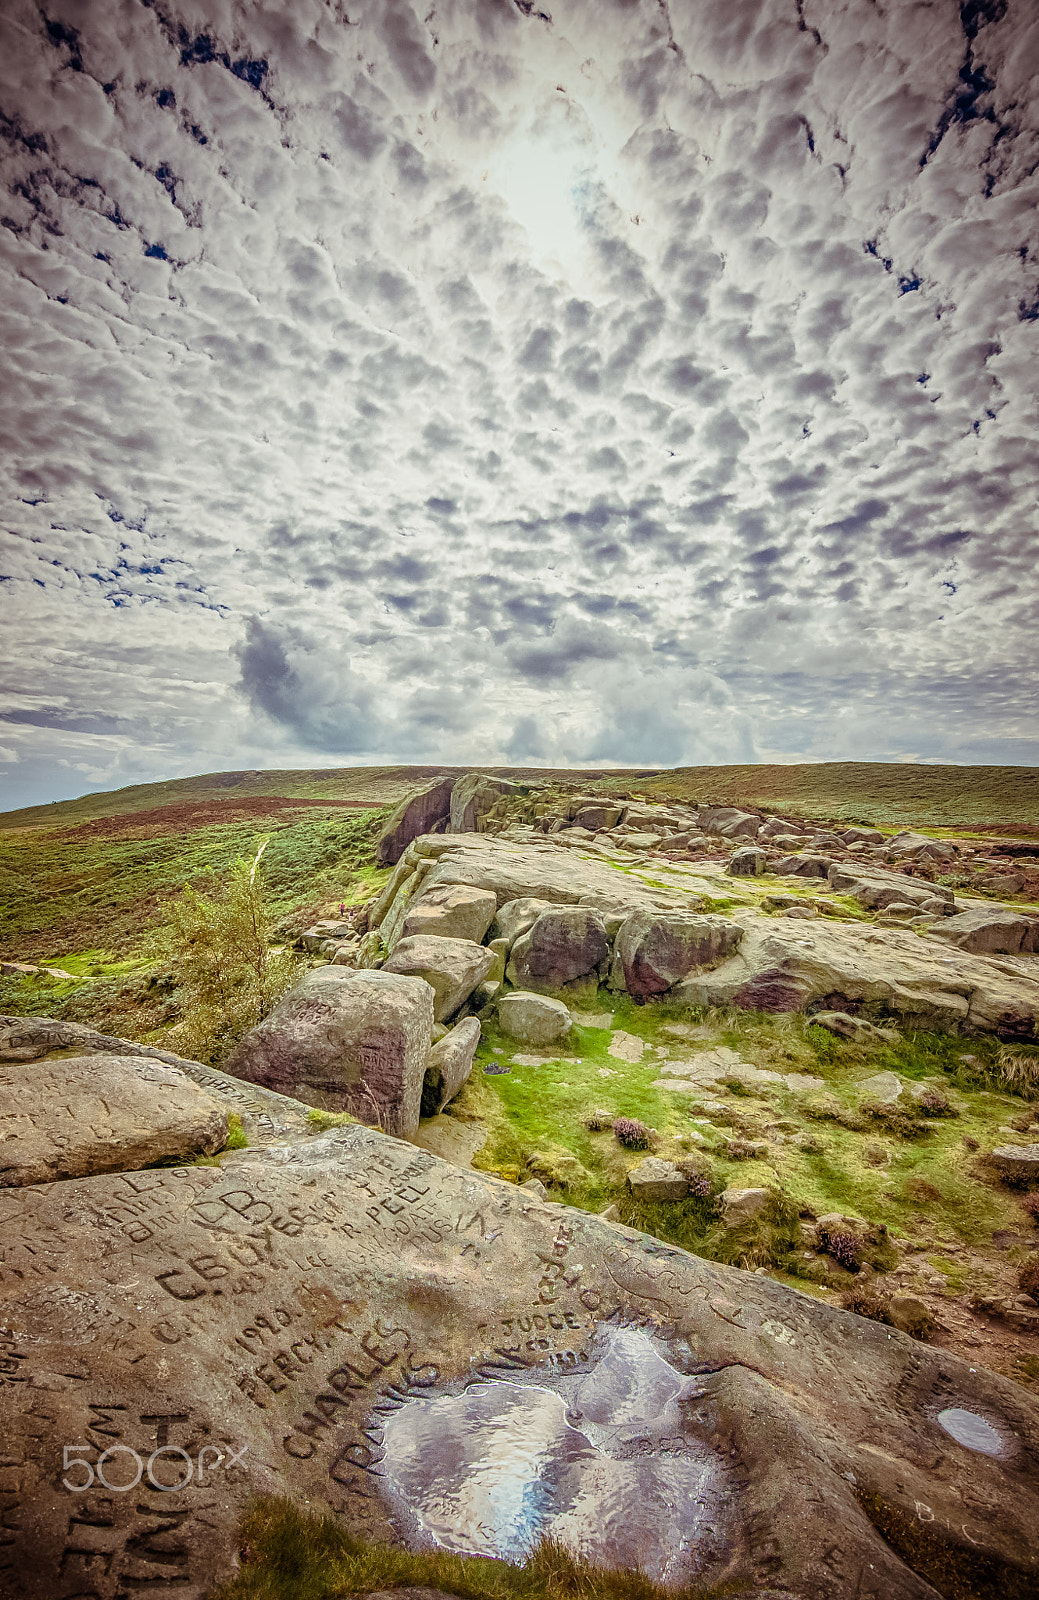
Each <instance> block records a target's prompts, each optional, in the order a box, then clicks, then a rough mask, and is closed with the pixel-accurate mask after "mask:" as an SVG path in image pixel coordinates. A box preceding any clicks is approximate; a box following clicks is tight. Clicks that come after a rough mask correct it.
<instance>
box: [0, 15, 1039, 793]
mask: <svg viewBox="0 0 1039 1600" xmlns="http://www.w3.org/2000/svg"><path fill="white" fill-rule="evenodd" d="M549 13H551V15H549ZM0 73H2V75H3V79H4V82H3V85H2V95H0V105H2V108H3V120H2V122H0V132H2V134H3V140H4V143H3V147H2V149H3V157H2V179H3V195H2V196H0V220H2V222H3V227H2V228H0V304H2V307H3V312H2V321H3V329H4V334H3V336H4V341H5V347H6V351H7V356H8V379H7V382H6V384H5V386H4V390H3V395H2V397H0V419H2V427H3V440H4V450H3V464H2V478H0V485H2V489H3V494H4V521H3V529H4V533H3V543H4V550H3V560H2V562H0V577H2V579H3V581H2V582H0V605H2V606H3V607H4V632H3V639H4V650H5V655H6V671H5V691H4V698H3V701H2V702H0V722H2V726H0V735H2V749H0V772H2V773H3V779H4V785H3V793H4V795H5V802H4V803H6V804H7V805H8V806H13V805H17V804H21V803H27V802H30V801H33V800H37V799H48V798H52V797H55V796H59V795H66V794H73V793H78V792H82V791H83V790H85V789H88V788H109V787H114V786H117V785H121V784H127V783H132V782H139V781H147V780H150V779H154V778H161V777H170V776H177V775H181V774H186V773H191V772H198V771H206V770H214V769H219V768H234V767H260V766H295V765H306V766H313V765H336V764H367V763H386V762H397V761H401V762H428V761H442V762H450V763H453V764H456V763H457V764H462V763H467V764H473V765H477V764H480V765H482V764H492V763H494V764H497V763H503V762H515V763H519V762H522V763H530V764H547V763H552V764H562V765H566V764H574V765H581V764H596V765H601V764H611V763H613V764H635V763H637V764H647V765H649V764H660V765H672V764H676V763H682V764H692V763H700V762H726V761H753V760H786V761H789V760H799V759H800V760H839V759H859V760H865V759H878V760H884V759H887V760H907V759H908V760H921V761H935V760H938V761H967V762H1009V763H1032V762H1037V761H1039V729H1037V718H1036V710H1037V707H1036V690H1035V671H1034V669H1035V622H1034V615H1035V590H1036V579H1035V547H1036V540H1035V531H1036V505H1037V503H1039V495H1037V482H1036V479H1037V462H1039V453H1037V432H1039V428H1037V423H1036V393H1035V390H1036V374H1037V372H1039V363H1037V354H1039V352H1037V348H1036V347H1037V344H1039V238H1037V234H1039V226H1037V216H1039V210H1037V201H1039V92H1037V81H1039V18H1037V16H1036V12H1035V8H1034V6H1033V5H1032V4H1031V3H1030V0H964V3H963V4H958V3H956V0H929V3H923V0H893V3H892V4H888V5H886V6H884V7H879V6H877V5H876V4H874V3H873V0H839V3H838V0H828V3H822V0H731V3H727V4H726V5H724V6H719V5H717V4H716V3H714V0H685V3H683V4H681V5H679V4H677V3H674V4H671V5H670V7H669V6H668V5H667V4H665V3H664V0H565V3H563V4H558V5H557V4H550V5H546V6H545V7H539V6H538V5H537V4H530V3H529V0H464V3H463V0H448V3H440V0H433V3H432V4H431V3H429V0H426V3H424V4H423V5H422V6H412V5H411V4H410V3H409V0H357V3H356V4H354V3H350V0H347V3H345V4H344V3H342V0H294V4H293V5H292V6H291V7H289V6H284V5H282V4H280V3H279V4H274V3H270V4H262V3H256V0H152V3H149V4H142V3H141V0H47V5H46V7H45V8H41V7H39V6H38V5H36V4H34V3H33V0H10V4H8V5H6V6H5V7H4V8H3V12H2V15H0Z"/></svg>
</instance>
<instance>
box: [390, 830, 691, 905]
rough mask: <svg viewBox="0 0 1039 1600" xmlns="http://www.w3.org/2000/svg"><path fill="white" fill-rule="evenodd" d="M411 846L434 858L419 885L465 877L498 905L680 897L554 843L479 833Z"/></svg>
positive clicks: (672, 900) (655, 901) (663, 901)
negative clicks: (523, 901) (486, 891)
mask: <svg viewBox="0 0 1039 1600" xmlns="http://www.w3.org/2000/svg"><path fill="white" fill-rule="evenodd" d="M413 848H415V849H416V850H417V851H420V852H421V851H422V850H423V849H429V850H430V851H433V852H435V853H436V856H437V858H438V859H437V862H436V865H435V866H434V868H433V870H432V871H431V872H430V874H429V876H428V878H427V879H426V880H425V885H424V887H425V889H426V890H429V889H432V888H434V887H436V886H437V885H439V884H442V883H469V884H472V885H474V886H475V887H476V888H478V889H491V890H493V892H494V894H495V896H496V897H497V901H498V905H499V907H501V906H504V905H506V904H507V903H508V901H510V900H520V899H536V900H547V901H549V902H550V903H551V904H553V905H577V904H578V902H579V901H581V900H584V901H585V903H586V904H589V903H594V904H598V901H599V900H600V898H601V899H602V901H603V902H604V903H605V904H606V905H611V906H612V905H614V904H616V903H617V901H618V900H621V901H623V902H624V903H625V904H627V905H628V906H629V907H634V906H639V905H669V904H670V905H674V904H676V903H679V902H681V901H682V900H683V899H685V896H684V895H683V894H682V892H681V890H680V889H678V888H675V889H673V890H672V889H667V888H664V889H659V888H653V889H651V888H649V887H648V886H647V885H645V884H643V883H640V882H639V881H638V880H637V879H633V878H632V877H630V876H629V874H627V873H625V872H621V871H620V870H619V869H618V868H617V867H611V866H609V865H608V864H607V863H606V862H603V861H597V860H588V859H585V858H584V857H582V856H581V855H579V854H578V853H576V852H575V851H572V850H567V851H564V850H561V849H560V848H559V846H558V845H554V844H550V843H549V842H548V841H547V840H546V841H545V843H543V844H538V843H533V842H532V843H529V844H528V843H526V842H523V843H520V842H513V841H512V840H505V839H496V838H488V837H487V836H485V835H482V834H476V835H466V836H465V837H463V838H460V839H455V838H454V837H453V836H448V837H447V838H446V839H438V838H433V839H431V840H429V841H426V840H421V839H419V840H416V842H415V845H414V847H413Z"/></svg>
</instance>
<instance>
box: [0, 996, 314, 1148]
mask: <svg viewBox="0 0 1039 1600" xmlns="http://www.w3.org/2000/svg"><path fill="white" fill-rule="evenodd" d="M67 1050H75V1051H76V1052H77V1054H84V1055H86V1054H90V1055H109V1056H124V1057H128V1058H132V1059H133V1060H135V1061H136V1060H142V1061H161V1062H165V1063H166V1065H167V1066H171V1067H176V1068H177V1071H178V1072H181V1073H183V1074H184V1075H185V1076H186V1077H188V1078H190V1079H191V1081H192V1082H193V1083H197V1084H198V1085H199V1086H200V1087H201V1088H202V1089H204V1090H205V1092H206V1094H207V1095H209V1097H210V1098H211V1099H213V1100H216V1101H218V1102H219V1103H220V1104H221V1105H224V1106H226V1107H227V1109H228V1111H229V1112H230V1111H234V1112H235V1113H237V1115H238V1117H239V1120H240V1121H241V1124H242V1128H243V1130H244V1132H245V1134H246V1136H247V1138H248V1140H249V1143H250V1145H257V1144H270V1143H272V1142H273V1141H277V1140H284V1139H285V1138H288V1137H292V1138H298V1137H299V1136H301V1135H306V1134H310V1133H312V1132H313V1131H314V1130H313V1128H312V1126H311V1124H310V1122H309V1120H308V1119H309V1111H308V1108H307V1107H306V1106H304V1105H302V1104H301V1103H300V1102H299V1101H298V1100H295V1099H291V1098H289V1097H288V1096H286V1095H281V1094H276V1093H275V1092H273V1091H272V1090H270V1089H264V1088H261V1087H260V1086H259V1085H257V1084H252V1083H243V1082H242V1080H241V1079H240V1078H235V1077H232V1076H231V1074H230V1073H228V1072H221V1071H220V1070H219V1068H217V1067H209V1066H206V1065H205V1064H204V1063H203V1062H201V1061H188V1060H186V1059H185V1058H184V1057H183V1056H178V1055H174V1053H173V1052H172V1051H170V1050H159V1049H156V1048H155V1046H153V1045H146V1044H137V1042H136V1041H135V1040H133V1039H120V1038H118V1037H117V1036H116V1035H114V1034H108V1033H98V1032H97V1030H96V1029H94V1028H88V1027H85V1026H84V1025H83V1024H82V1023H78V1022H59V1021H58V1020H57V1019H56V1018H54V1017H9V1016H0V1062H3V1061H39V1060H42V1059H45V1058H46V1057H47V1056H48V1055H51V1054H53V1053H55V1052H58V1051H67Z"/></svg>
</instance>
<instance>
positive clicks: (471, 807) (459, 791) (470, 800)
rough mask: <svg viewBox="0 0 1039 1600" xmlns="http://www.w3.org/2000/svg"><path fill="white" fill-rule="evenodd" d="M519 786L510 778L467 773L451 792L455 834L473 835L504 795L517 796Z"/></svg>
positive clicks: (483, 773)
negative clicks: (480, 821)
mask: <svg viewBox="0 0 1039 1600" xmlns="http://www.w3.org/2000/svg"><path fill="white" fill-rule="evenodd" d="M518 788H519V784H516V783H511V782H510V781H509V779H508V778H492V777H490V776H489V774H488V773H486V772H467V773H466V774H465V776H464V777H462V778H459V779H458V780H457V782H456V783H455V785H454V788H453V789H452V790H451V828H452V830H453V831H454V832H455V833H471V832H472V830H473V829H474V828H475V827H476V826H477V824H478V822H479V819H480V818H481V817H482V816H486V814H487V812H488V811H490V810H491V808H492V806H493V805H494V804H495V801H497V800H498V799H499V798H500V797H501V796H502V795H503V794H515V793H516V791H517V790H518Z"/></svg>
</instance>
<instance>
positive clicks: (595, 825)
mask: <svg viewBox="0 0 1039 1600" xmlns="http://www.w3.org/2000/svg"><path fill="white" fill-rule="evenodd" d="M622 815H623V809H622V807H621V806H619V805H611V804H610V802H609V801H602V802H601V803H600V802H596V803H593V804H592V805H587V806H582V807H581V809H580V810H579V811H578V812H577V813H576V815H575V817H574V821H575V822H576V823H577V825H578V827H579V828H588V829H589V831H590V832H592V833H598V832H599V831H600V830H601V829H608V828H615V827H616V826H617V824H618V822H619V821H620V820H621V816H622Z"/></svg>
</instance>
